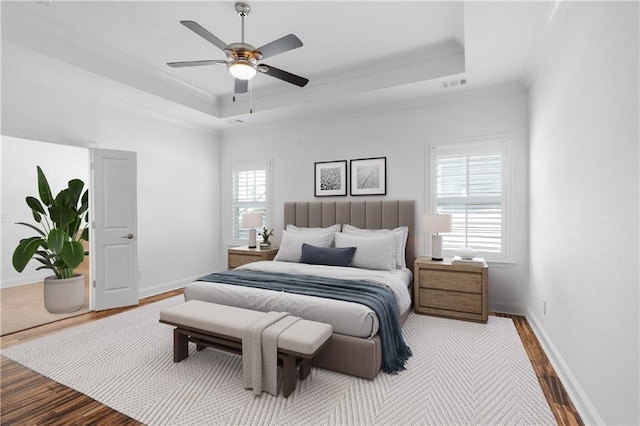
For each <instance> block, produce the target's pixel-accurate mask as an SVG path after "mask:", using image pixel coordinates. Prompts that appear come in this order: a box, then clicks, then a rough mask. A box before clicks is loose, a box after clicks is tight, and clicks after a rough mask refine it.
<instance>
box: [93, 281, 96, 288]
mask: <svg viewBox="0 0 640 426" xmlns="http://www.w3.org/2000/svg"><path fill="white" fill-rule="evenodd" d="M93 288H96V280H93Z"/></svg>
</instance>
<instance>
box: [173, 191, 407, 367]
mask: <svg viewBox="0 0 640 426" xmlns="http://www.w3.org/2000/svg"><path fill="white" fill-rule="evenodd" d="M284 219H285V220H284V222H285V228H287V226H289V228H290V230H291V228H294V230H297V229H295V228H296V227H297V228H303V229H309V228H329V227H330V226H332V225H336V224H339V225H341V226H342V227H344V225H350V226H349V228H351V229H356V230H377V229H396V228H399V227H403V229H405V230H406V234H405V239H406V242H403V244H404V245H405V250H404V255H405V256H404V258H403V259H402V264H403V265H402V266H406V267H402V268H389V270H375V271H373V270H368V269H364V268H352V267H342V266H324V265H307V264H301V263H296V262H286V261H274V262H256V263H251V264H248V265H244V266H243V267H241V268H239V269H240V270H241V272H240V273H241V274H252V273H254V274H256V273H273V274H291V273H295V274H303V275H305V276H307V275H320V276H327V277H335V278H336V279H337V278H345V279H358V280H359V279H366V280H373V281H379V282H384V283H385V286H387V287H388V288H389V289H391V291H392V292H393V295H394V298H395V301H396V304H397V309H398V312H399V317H400V324H402V323H404V320H405V319H406V317H407V316H408V314H409V312H410V310H411V295H412V294H413V291H412V282H413V280H412V269H413V261H414V260H415V201H345V202H287V203H285V205H284ZM309 231H311V229H309ZM407 231H408V232H407ZM354 232H355V231H354ZM371 233H372V234H373V233H374V232H371ZM284 234H285V233H284V232H283V240H284V237H285V235H284ZM286 234H287V235H286V236H287V237H288V238H291V234H292V233H291V232H287V233H286ZM303 234H304V233H303ZM298 235H299V234H298ZM305 235H308V234H305ZM383 235H387V234H386V233H385V234H383ZM395 235H396V236H397V235H398V234H397V233H395ZM338 237H339V238H344V239H346V241H349V240H348V238H351V237H347V236H342V235H340V236H336V238H338ZM296 238H298V237H296ZM355 238H358V237H355ZM385 238H388V237H385ZM380 240H382V238H379V239H378V240H374V239H371V240H370V241H380ZM384 241H387V240H386V239H384ZM282 243H285V241H283V242H282ZM283 246H284V245H283ZM286 246H287V247H289V244H286ZM385 247H386V244H385ZM356 252H357V251H356ZM363 253H364V252H363ZM279 256H281V257H285V258H286V256H287V254H286V253H284V252H283V253H279ZM392 256H395V255H392ZM396 260H397V262H398V263H397V265H398V266H400V259H396ZM360 261H361V262H362V257H361V258H360ZM391 261H392V263H393V262H394V259H392V260H391ZM354 266H355V265H354ZM236 271H237V270H236ZM213 281H216V284H212V283H211V282H207V281H206V280H199V281H196V282H194V283H192V284H189V285H188V286H187V287H186V288H185V299H187V300H203V301H208V302H213V303H218V304H226V305H231V306H238V307H245V308H249V309H254V310H261V311H268V310H282V311H286V312H290V313H291V314H292V315H296V316H301V317H303V318H305V319H309V320H315V321H323V322H330V323H331V324H332V326H333V328H334V333H333V335H332V337H331V339H330V341H329V342H328V344H327V345H326V346H325V347H324V348H323V350H322V351H321V352H320V353H318V354H317V355H316V356H315V357H314V359H313V364H314V365H316V366H318V367H321V368H327V369H331V370H335V371H339V372H342V373H346V374H350V375H354V376H357V377H363V378H367V379H373V378H374V377H375V376H376V375H377V374H378V372H379V371H380V369H381V366H382V344H381V339H380V333H378V330H379V326H380V324H379V321H378V318H377V316H376V314H375V312H372V310H371V309H370V308H369V307H367V306H364V305H361V304H359V303H352V302H345V301H337V300H331V299H325V298H319V297H316V296H308V295H302V294H290V293H285V292H278V291H271V290H264V289H255V288H247V287H241V286H240V287H239V286H234V285H230V284H219V283H218V281H217V280H213Z"/></svg>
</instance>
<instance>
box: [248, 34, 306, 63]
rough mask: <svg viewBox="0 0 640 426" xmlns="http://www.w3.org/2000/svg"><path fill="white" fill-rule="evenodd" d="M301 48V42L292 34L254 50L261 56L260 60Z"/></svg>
mask: <svg viewBox="0 0 640 426" xmlns="http://www.w3.org/2000/svg"><path fill="white" fill-rule="evenodd" d="M300 46H302V42H301V41H300V39H299V38H298V37H296V36H295V35H293V34H289V35H286V36H284V37H281V38H279V39H277V40H274V41H272V42H271V43H267V44H265V45H264V46H262V47H259V48H257V49H256V50H257V51H258V52H260V53H261V54H262V59H264V58H270V57H271V56H275V55H279V54H281V53H284V52H287V51H289V50H293V49H297V48H298V47H300Z"/></svg>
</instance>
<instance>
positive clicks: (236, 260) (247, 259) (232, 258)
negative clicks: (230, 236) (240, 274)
mask: <svg viewBox="0 0 640 426" xmlns="http://www.w3.org/2000/svg"><path fill="white" fill-rule="evenodd" d="M261 260H262V257H261V256H251V255H249V254H233V253H229V269H231V268H237V267H238V266H242V265H246V264H247V263H252V262H259V261H261Z"/></svg>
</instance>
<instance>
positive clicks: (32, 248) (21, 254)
mask: <svg viewBox="0 0 640 426" xmlns="http://www.w3.org/2000/svg"><path fill="white" fill-rule="evenodd" d="M43 242H44V240H43V239H42V238H40V237H31V238H26V239H24V240H22V241H20V244H18V247H16V250H15V251H14V252H13V267H14V268H15V269H16V271H18V272H22V271H23V270H24V268H25V266H27V263H29V261H30V260H31V258H32V257H33V255H34V254H35V253H36V251H37V250H38V247H40V245H41V244H42V243H43Z"/></svg>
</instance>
